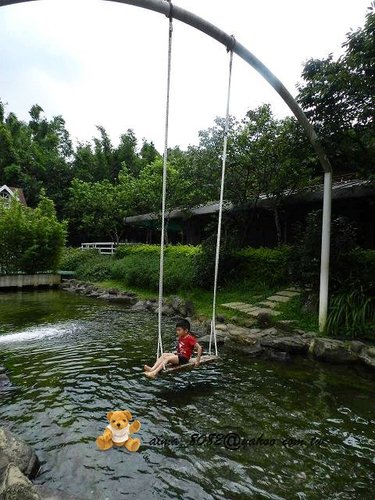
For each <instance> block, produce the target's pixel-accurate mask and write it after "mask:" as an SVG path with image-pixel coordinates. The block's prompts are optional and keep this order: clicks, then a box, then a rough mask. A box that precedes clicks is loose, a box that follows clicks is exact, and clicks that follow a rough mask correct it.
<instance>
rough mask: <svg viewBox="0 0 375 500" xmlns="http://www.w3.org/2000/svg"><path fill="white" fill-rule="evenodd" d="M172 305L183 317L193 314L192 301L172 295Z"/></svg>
mask: <svg viewBox="0 0 375 500" xmlns="http://www.w3.org/2000/svg"><path fill="white" fill-rule="evenodd" d="M170 306H171V308H172V309H173V311H174V312H175V313H176V314H178V315H179V316H182V317H183V318H186V317H187V316H191V315H192V314H193V304H192V303H191V302H190V301H186V300H184V299H182V298H181V297H172V299H171V301H170Z"/></svg>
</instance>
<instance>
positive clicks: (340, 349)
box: [310, 338, 359, 363]
mask: <svg viewBox="0 0 375 500" xmlns="http://www.w3.org/2000/svg"><path fill="white" fill-rule="evenodd" d="M310 352H311V353H312V354H313V355H314V356H315V357H316V358H317V359H320V360H322V361H328V362H330V363H354V362H356V361H358V360H359V355H358V351H357V346H356V345H354V346H352V343H351V342H349V341H347V342H345V341H343V340H337V339H329V338H315V339H314V340H313V341H312V343H311V346H310Z"/></svg>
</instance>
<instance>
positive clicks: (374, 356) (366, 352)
mask: <svg viewBox="0 0 375 500" xmlns="http://www.w3.org/2000/svg"><path fill="white" fill-rule="evenodd" d="M358 357H359V360H360V361H361V362H362V363H363V364H364V365H366V366H367V367H368V368H371V369H372V370H375V347H367V348H363V349H362V350H361V352H360V354H359V356H358Z"/></svg>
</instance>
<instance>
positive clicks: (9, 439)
mask: <svg viewBox="0 0 375 500" xmlns="http://www.w3.org/2000/svg"><path fill="white" fill-rule="evenodd" d="M0 456H2V457H4V458H5V459H6V460H7V462H8V463H13V464H15V465H16V466H17V467H18V468H19V469H20V470H21V472H22V473H23V474H25V475H26V476H28V477H30V478H31V479H32V478H33V477H35V476H36V474H37V472H38V469H39V465H40V464H39V460H38V457H37V456H36V454H35V453H34V452H33V450H32V449H31V447H30V446H29V445H28V444H27V443H25V442H24V441H23V440H22V439H20V438H19V437H17V436H15V435H14V434H13V433H12V432H10V431H8V430H7V429H4V428H3V427H0Z"/></svg>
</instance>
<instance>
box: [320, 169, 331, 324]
mask: <svg viewBox="0 0 375 500" xmlns="http://www.w3.org/2000/svg"><path fill="white" fill-rule="evenodd" d="M331 205H332V173H331V172H325V174H324V192H323V221H322V248H321V258H320V293H319V331H320V332H324V330H325V327H326V323H327V313H328V285H329V254H330V246H331Z"/></svg>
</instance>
